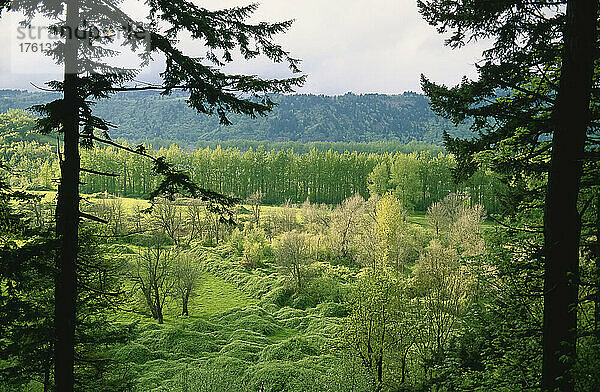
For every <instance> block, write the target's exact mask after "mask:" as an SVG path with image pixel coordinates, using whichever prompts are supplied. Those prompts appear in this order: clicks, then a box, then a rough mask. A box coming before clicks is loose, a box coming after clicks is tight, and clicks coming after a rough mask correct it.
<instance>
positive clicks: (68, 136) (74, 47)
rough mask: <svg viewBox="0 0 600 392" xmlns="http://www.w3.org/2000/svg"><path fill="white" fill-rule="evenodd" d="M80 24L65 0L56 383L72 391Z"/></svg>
mask: <svg viewBox="0 0 600 392" xmlns="http://www.w3.org/2000/svg"><path fill="white" fill-rule="evenodd" d="M78 25H79V0H72V1H68V2H67V15H66V26H67V30H66V34H67V37H66V40H65V53H64V68H65V69H64V96H63V105H64V112H63V113H64V119H63V133H64V154H63V155H64V160H63V162H61V179H60V185H59V187H58V202H57V209H56V234H57V238H58V240H59V244H60V245H59V246H60V252H59V254H58V256H57V274H56V287H55V294H54V296H55V320H54V324H55V339H56V341H55V374H54V377H55V384H56V390H57V391H61V392H71V391H73V385H74V375H73V369H74V347H75V309H76V308H75V307H76V298H77V274H76V261H77V253H78V226H79V168H80V160H79V108H78V106H79V105H78V101H79V99H78V96H77V68H78V66H77V52H78V49H79V43H78V39H77V37H76V36H75V29H76V27H77V26H78Z"/></svg>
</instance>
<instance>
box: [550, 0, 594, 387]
mask: <svg viewBox="0 0 600 392" xmlns="http://www.w3.org/2000/svg"><path fill="white" fill-rule="evenodd" d="M597 9H598V2H597V1H590V0H570V1H568V3H567V23H566V28H565V32H564V52H563V59H562V68H561V78H560V85H559V92H558V97H557V104H556V107H555V110H554V119H555V121H556V123H555V126H556V128H555V129H554V136H553V145H552V161H551V168H550V172H549V178H548V188H547V195H546V203H545V213H544V226H545V229H544V235H545V252H546V253H545V256H546V260H545V274H544V325H543V363H542V389H543V390H544V391H555V390H559V391H561V392H568V391H573V389H574V382H573V379H572V376H571V374H570V368H571V366H572V363H573V361H574V360H575V354H576V351H575V350H576V333H577V296H578V276H579V239H580V220H579V214H578V211H577V197H578V194H579V188H580V180H581V172H582V165H581V159H582V156H583V150H584V143H585V137H586V132H587V127H588V124H589V116H590V113H589V104H590V93H591V85H592V69H593V60H594V47H595V44H596V18H597ZM565 358H568V360H565Z"/></svg>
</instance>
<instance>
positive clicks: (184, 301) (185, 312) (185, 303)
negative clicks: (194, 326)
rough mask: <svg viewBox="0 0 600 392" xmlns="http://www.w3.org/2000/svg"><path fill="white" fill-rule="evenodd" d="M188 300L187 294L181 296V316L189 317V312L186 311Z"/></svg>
mask: <svg viewBox="0 0 600 392" xmlns="http://www.w3.org/2000/svg"><path fill="white" fill-rule="evenodd" d="M189 300H190V296H189V294H185V295H184V296H183V309H182V310H181V315H182V316H189V315H190V312H189V311H188V302H189Z"/></svg>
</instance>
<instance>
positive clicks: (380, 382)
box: [377, 352, 383, 391]
mask: <svg viewBox="0 0 600 392" xmlns="http://www.w3.org/2000/svg"><path fill="white" fill-rule="evenodd" d="M382 389H383V353H381V352H380V353H379V357H378V358H377V390H378V391H381V390H382Z"/></svg>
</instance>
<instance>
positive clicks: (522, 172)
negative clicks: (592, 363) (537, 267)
mask: <svg viewBox="0 0 600 392" xmlns="http://www.w3.org/2000/svg"><path fill="white" fill-rule="evenodd" d="M418 4H419V8H420V11H421V13H422V14H423V16H424V17H425V19H426V20H427V21H428V22H429V23H430V24H432V25H435V26H437V27H438V30H439V31H440V32H441V33H444V32H447V31H450V32H451V33H452V34H451V36H450V38H449V39H448V40H447V43H448V44H449V45H450V46H452V47H460V46H462V45H464V44H465V43H467V42H468V41H471V40H479V39H491V40H492V44H491V47H490V48H489V49H488V50H486V51H485V52H484V54H483V55H484V60H483V62H482V64H480V65H479V66H478V72H479V79H478V80H476V81H470V80H466V79H465V80H464V81H463V83H462V84H461V85H460V86H457V87H455V88H446V87H445V86H439V85H436V84H434V83H432V82H430V81H429V80H427V79H426V78H425V77H423V88H424V90H425V92H426V94H427V95H428V96H429V97H430V98H431V100H432V105H433V108H434V110H436V111H438V112H439V113H441V114H444V115H446V116H447V117H449V118H452V119H453V120H454V121H455V122H456V123H459V122H461V121H463V120H465V118H466V117H467V116H471V117H472V118H473V125H472V129H473V130H475V131H476V132H477V137H475V138H474V139H472V140H460V139H454V138H452V137H450V136H449V135H445V142H446V146H447V148H448V149H449V151H451V152H453V153H454V154H456V155H457V157H458V168H459V172H462V173H467V174H469V173H472V172H473V171H474V169H475V168H476V167H477V165H476V162H477V161H479V162H481V161H483V162H485V161H488V162H492V164H493V166H494V169H496V170H498V171H499V172H501V173H503V174H504V175H505V178H506V180H507V183H508V184H510V185H512V190H510V192H511V196H512V197H511V198H510V199H507V200H508V202H509V208H511V207H513V206H518V205H520V206H521V207H525V208H527V209H528V210H529V211H528V214H530V216H531V215H532V214H531V211H532V210H531V207H538V208H542V207H543V211H544V230H543V233H544V242H545V244H544V249H545V250H544V276H545V279H544V321H543V332H544V334H543V335H544V338H543V359H542V365H543V366H542V379H541V380H542V382H541V385H542V389H543V390H548V391H550V390H552V391H554V390H560V391H572V390H573V389H574V379H573V376H572V372H571V369H572V367H573V364H574V361H575V359H576V338H577V327H578V324H577V303H578V287H579V278H578V277H579V242H580V228H581V223H580V211H578V201H580V199H579V194H580V192H579V191H580V187H581V177H582V158H583V157H584V150H585V148H586V143H588V148H589V143H590V141H591V140H590V139H589V138H588V135H589V134H590V132H591V128H590V126H591V125H592V124H591V123H590V120H591V118H592V113H590V100H591V99H592V94H591V93H592V86H593V85H594V84H593V83H594V79H593V73H594V72H593V66H594V61H595V58H596V56H595V52H596V51H597V49H598V48H597V32H596V25H597V18H598V2H597V1H588V0H568V1H558V2H557V1H518V2H515V1H512V0H502V1H493V2H478V3H471V2H467V3H464V2H461V1H452V0H422V1H419V3H418ZM592 142H593V141H592ZM535 174H537V176H538V179H537V180H535V179H534V180H532V177H535ZM539 178H542V179H544V178H547V179H548V181H547V183H544V181H543V180H542V183H539ZM536 181H537V183H536ZM540 201H541V203H540ZM520 210H521V211H522V209H520ZM529 223H530V224H533V225H536V224H539V223H536V222H532V221H529Z"/></svg>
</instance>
